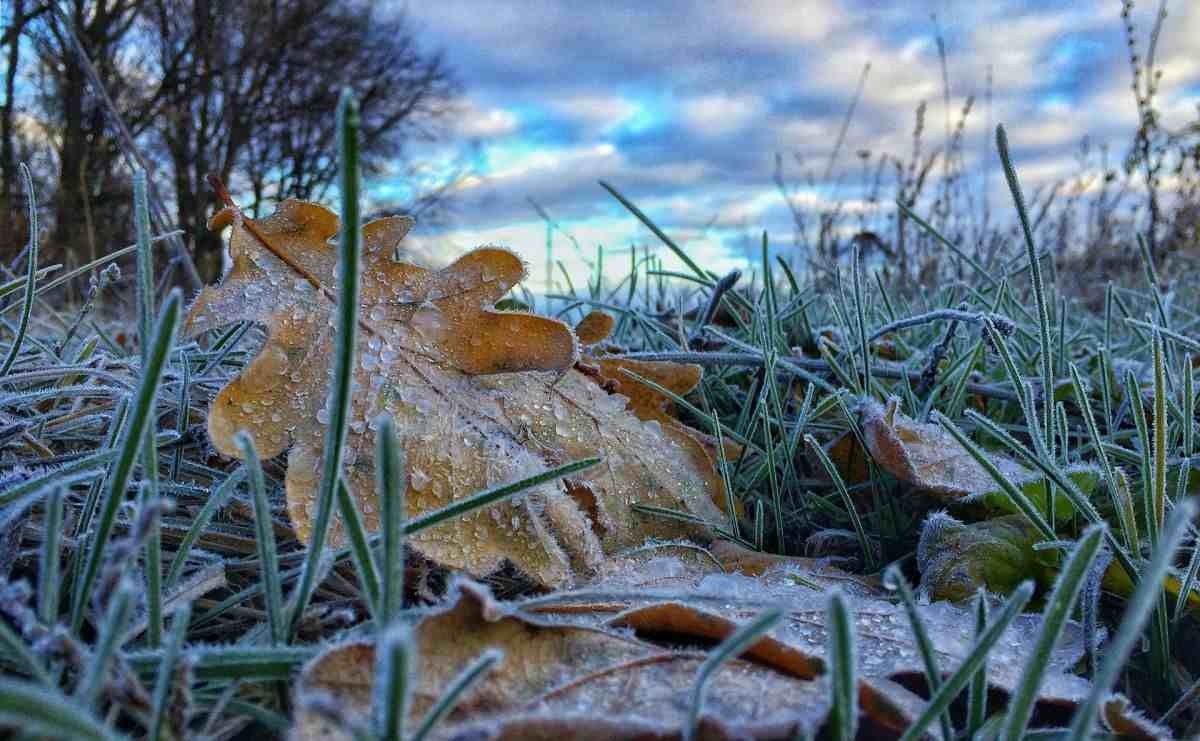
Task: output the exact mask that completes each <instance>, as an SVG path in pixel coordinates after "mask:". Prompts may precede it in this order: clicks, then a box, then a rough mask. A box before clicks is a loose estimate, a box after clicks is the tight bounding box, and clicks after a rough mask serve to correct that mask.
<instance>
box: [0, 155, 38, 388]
mask: <svg viewBox="0 0 1200 741" xmlns="http://www.w3.org/2000/svg"><path fill="white" fill-rule="evenodd" d="M21 179H22V180H23V181H24V183H25V197H26V199H27V200H28V203H29V252H28V256H27V257H26V260H27V261H28V263H29V267H28V269H27V270H26V273H25V297H24V298H23V299H22V303H21V318H20V320H19V321H18V322H17V333H16V336H14V337H13V341H12V345H10V346H9V348H8V355H6V356H5V358H4V363H3V364H2V365H0V376H7V375H8V372H9V371H10V370H12V367H13V364H14V363H16V362H17V356H19V355H20V354H21V347H22V346H23V345H24V344H25V333H26V332H27V331H28V330H29V317H30V315H31V314H33V299H34V295H35V294H36V291H37V275H38V269H37V262H38V213H37V197H36V196H35V194H34V192H33V175H31V174H30V173H29V166H28V165H26V164H25V163H24V162H22V163H21Z"/></svg>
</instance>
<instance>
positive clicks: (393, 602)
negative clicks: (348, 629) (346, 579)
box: [375, 416, 408, 625]
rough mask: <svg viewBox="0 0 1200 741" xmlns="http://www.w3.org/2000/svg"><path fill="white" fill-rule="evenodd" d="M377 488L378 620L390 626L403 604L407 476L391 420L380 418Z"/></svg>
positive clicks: (376, 437)
mask: <svg viewBox="0 0 1200 741" xmlns="http://www.w3.org/2000/svg"><path fill="white" fill-rule="evenodd" d="M375 477H376V478H375V488H376V491H377V492H378V494H379V516H380V519H381V520H382V533H381V539H382V541H383V543H382V554H381V559H382V561H383V564H382V582H383V583H382V584H381V585H380V588H381V590H382V596H381V597H380V605H379V615H378V620H379V623H380V624H381V625H388V624H390V623H391V622H392V621H393V620H395V619H396V617H397V616H399V614H400V609H401V608H402V607H403V605H404V518H405V516H406V515H405V501H404V495H405V493H406V491H407V489H408V477H407V475H406V471H405V467H404V458H403V452H402V450H401V448H400V443H399V441H397V440H396V425H395V423H394V422H393V421H392V418H391V417H386V416H385V417H381V418H380V419H379V422H378V425H377V429H376V431H375Z"/></svg>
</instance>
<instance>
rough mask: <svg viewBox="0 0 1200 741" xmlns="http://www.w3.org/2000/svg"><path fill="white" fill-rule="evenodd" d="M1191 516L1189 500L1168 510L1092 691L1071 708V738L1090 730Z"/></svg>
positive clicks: (1139, 631) (1154, 601) (1192, 507)
mask: <svg viewBox="0 0 1200 741" xmlns="http://www.w3.org/2000/svg"><path fill="white" fill-rule="evenodd" d="M1195 516H1196V505H1195V503H1194V502H1192V501H1191V500H1188V501H1185V502H1180V503H1178V504H1176V505H1175V509H1174V510H1173V511H1172V512H1171V517H1170V518H1169V519H1168V520H1167V523H1166V528H1165V530H1164V532H1163V533H1162V537H1161V538H1160V540H1159V543H1158V547H1157V548H1155V549H1154V554H1153V556H1151V558H1150V561H1149V563H1147V564H1146V565H1145V566H1144V567H1143V569H1142V573H1141V575H1140V579H1139V580H1138V585H1137V588H1136V589H1134V591H1133V595H1131V596H1130V598H1129V600H1128V602H1126V606H1125V615H1124V617H1122V618H1121V625H1120V627H1118V628H1117V633H1116V636H1115V637H1114V638H1113V639H1112V641H1111V642H1110V643H1109V644H1108V647H1107V649H1105V652H1104V661H1102V662H1101V663H1100V671H1099V672H1097V673H1096V676H1095V677H1093V678H1092V691H1091V692H1090V693H1088V697H1087V700H1085V701H1084V703H1083V704H1082V705H1080V706H1079V709H1078V710H1076V711H1075V717H1074V718H1073V719H1072V721H1071V731H1070V738H1071V739H1074V740H1077V741H1082V740H1083V739H1085V738H1087V737H1088V736H1089V735H1090V734H1091V732H1092V729H1093V727H1094V726H1095V725H1096V716H1097V715H1098V714H1099V712H1100V705H1101V703H1102V702H1104V700H1105V699H1106V698H1107V697H1108V693H1109V692H1111V691H1112V688H1113V685H1114V684H1115V683H1116V681H1117V677H1118V676H1119V675H1120V673H1121V670H1122V669H1123V668H1124V667H1125V662H1126V660H1127V659H1128V658H1129V654H1130V653H1131V652H1132V651H1133V648H1134V646H1135V645H1136V644H1137V643H1138V641H1139V640H1141V637H1142V628H1143V627H1144V626H1145V624H1146V620H1147V619H1148V618H1149V617H1150V612H1151V611H1152V610H1153V609H1154V608H1155V607H1156V606H1157V605H1158V604H1159V597H1160V595H1161V593H1162V585H1163V578H1164V577H1166V575H1167V572H1168V570H1169V569H1170V567H1171V563H1172V561H1173V559H1174V556H1175V550H1176V549H1177V548H1178V547H1179V544H1180V543H1181V542H1182V541H1183V536H1184V534H1185V533H1186V532H1187V525H1188V523H1189V522H1191V520H1192V519H1193V518H1194V517H1195Z"/></svg>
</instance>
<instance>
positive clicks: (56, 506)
mask: <svg viewBox="0 0 1200 741" xmlns="http://www.w3.org/2000/svg"><path fill="white" fill-rule="evenodd" d="M65 496H66V493H65V492H64V491H63V489H62V488H61V487H55V488H54V489H53V490H52V491H51V492H50V496H49V497H47V498H46V516H45V519H44V520H43V532H44V535H43V540H42V554H41V561H40V563H39V564H38V618H39V619H40V620H41V621H42V624H44V625H53V624H54V623H56V622H58V606H59V605H58V602H59V593H60V591H59V575H60V573H61V565H62V564H61V556H62V523H63V499H64V497H65Z"/></svg>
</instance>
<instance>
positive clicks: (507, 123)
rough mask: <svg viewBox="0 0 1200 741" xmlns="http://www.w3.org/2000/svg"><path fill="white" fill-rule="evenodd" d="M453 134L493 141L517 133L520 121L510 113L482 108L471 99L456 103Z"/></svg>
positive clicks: (502, 109)
mask: <svg viewBox="0 0 1200 741" xmlns="http://www.w3.org/2000/svg"><path fill="white" fill-rule="evenodd" d="M456 107H457V112H456V114H455V116H454V122H453V126H454V133H455V134H457V135H458V136H461V137H464V138H467V139H494V138H498V137H501V136H507V135H509V134H513V133H515V132H516V131H517V128H518V127H519V125H520V120H519V119H518V118H517V115H516V114H515V113H513V112H512V111H509V110H506V109H504V108H497V107H490V106H489V107H484V106H481V105H480V104H479V103H478V102H477V101H475V100H474V99H472V98H464V99H462V100H459V101H457V103H456Z"/></svg>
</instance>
